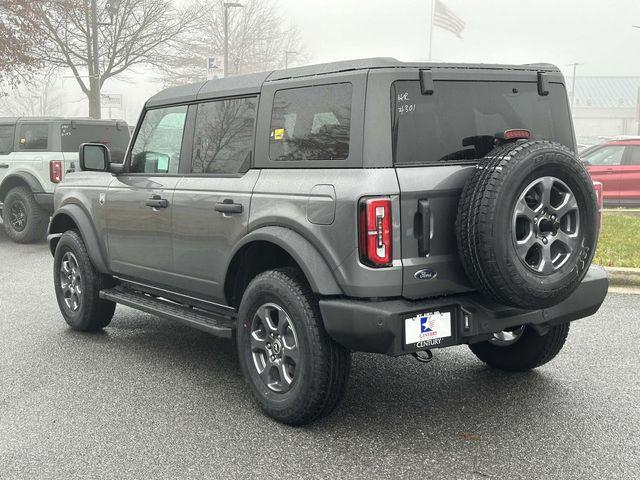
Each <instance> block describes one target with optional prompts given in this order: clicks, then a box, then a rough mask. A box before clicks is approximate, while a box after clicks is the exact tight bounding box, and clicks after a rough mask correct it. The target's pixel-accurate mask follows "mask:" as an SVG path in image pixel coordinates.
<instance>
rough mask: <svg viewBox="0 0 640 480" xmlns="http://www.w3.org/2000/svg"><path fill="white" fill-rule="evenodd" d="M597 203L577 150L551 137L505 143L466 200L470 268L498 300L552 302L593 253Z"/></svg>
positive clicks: (473, 180) (462, 210)
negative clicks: (548, 138) (551, 140)
mask: <svg viewBox="0 0 640 480" xmlns="http://www.w3.org/2000/svg"><path fill="white" fill-rule="evenodd" d="M597 215H598V207H597V203H596V195H595V191H594V189H593V183H592V181H591V179H590V177H589V174H588V173H587V171H586V170H585V168H584V167H583V166H582V164H581V163H580V161H579V160H578V159H577V158H576V156H575V155H574V154H573V153H572V152H571V151H570V150H569V149H568V148H566V147H565V146H563V145H560V144H558V143H554V142H549V141H521V142H517V143H512V144H508V145H503V146H501V147H498V148H496V149H495V150H494V151H493V152H491V153H489V155H487V157H485V158H484V159H482V160H481V161H480V162H479V164H478V166H477V167H476V170H475V171H474V172H473V174H472V175H471V177H470V178H469V179H468V181H467V183H466V185H465V187H464V189H463V192H462V196H461V198H460V203H459V206H458V216H457V221H456V233H457V239H458V251H459V253H460V258H461V261H462V265H463V267H464V269H465V272H466V274H467V276H468V277H469V279H470V280H471V282H472V284H473V285H474V287H475V288H476V289H478V290H479V291H480V292H482V293H484V294H485V295H487V296H489V297H491V298H492V299H494V300H496V301H497V302H500V303H503V304H505V305H510V306H514V307H518V308H524V309H539V308H547V307H550V306H552V305H556V304H557V303H559V302H561V301H562V300H565V299H566V298H567V297H569V295H571V293H573V291H574V290H575V289H576V288H577V287H578V285H579V284H580V282H581V281H582V279H583V278H584V276H585V275H586V273H587V270H588V269H589V265H590V264H591V261H592V259H593V255H594V252H595V247H596V241H597V234H598V231H597V229H598V227H597V223H598V222H597Z"/></svg>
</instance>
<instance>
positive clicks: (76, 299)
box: [59, 252, 83, 312]
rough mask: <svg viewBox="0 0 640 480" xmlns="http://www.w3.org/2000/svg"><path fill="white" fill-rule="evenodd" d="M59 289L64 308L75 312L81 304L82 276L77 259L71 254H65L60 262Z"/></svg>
mask: <svg viewBox="0 0 640 480" xmlns="http://www.w3.org/2000/svg"><path fill="white" fill-rule="evenodd" d="M59 273H60V288H61V290H62V296H63V300H64V303H65V305H66V307H67V308H68V309H69V310H70V311H72V312H76V311H78V309H79V308H80V305H81V304H82V291H83V287H82V275H81V273H80V267H79V265H78V259H77V258H76V256H75V255H74V254H73V253H72V252H66V253H65V254H64V255H63V257H62V262H60V272H59Z"/></svg>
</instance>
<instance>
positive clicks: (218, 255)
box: [172, 96, 260, 302]
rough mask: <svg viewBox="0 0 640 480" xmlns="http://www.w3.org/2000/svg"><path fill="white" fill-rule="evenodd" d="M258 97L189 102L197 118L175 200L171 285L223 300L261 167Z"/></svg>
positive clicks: (244, 232) (219, 300)
mask: <svg viewBox="0 0 640 480" xmlns="http://www.w3.org/2000/svg"><path fill="white" fill-rule="evenodd" d="M257 107H258V98H257V97H256V96H250V97H240V98H232V99H220V100H208V101H204V102H201V103H198V104H196V105H192V106H191V107H189V108H190V109H191V110H190V113H189V117H190V118H193V117H195V124H194V126H193V128H194V134H193V145H192V148H191V152H190V154H189V161H188V167H187V168H188V169H187V171H186V175H185V176H184V177H183V178H182V179H181V180H180V182H179V183H178V185H177V187H176V190H175V193H174V200H173V232H172V238H173V259H174V272H175V275H174V277H173V279H172V286H175V287H176V288H178V289H179V290H182V291H186V292H189V293H193V294H197V295H198V296H200V297H202V298H208V299H211V300H213V301H215V302H224V280H225V271H226V267H227V264H228V263H229V261H230V256H231V253H232V250H233V248H234V247H235V245H236V244H237V243H238V241H239V240H240V239H241V238H242V237H243V236H244V235H245V234H246V232H247V224H248V219H249V207H250V204H251V194H252V192H253V187H254V186H255V184H256V182H257V180H258V177H259V175H260V172H259V170H250V169H249V168H250V166H251V156H252V152H253V144H254V130H255V118H256V112H257Z"/></svg>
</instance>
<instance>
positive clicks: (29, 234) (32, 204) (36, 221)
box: [2, 187, 49, 243]
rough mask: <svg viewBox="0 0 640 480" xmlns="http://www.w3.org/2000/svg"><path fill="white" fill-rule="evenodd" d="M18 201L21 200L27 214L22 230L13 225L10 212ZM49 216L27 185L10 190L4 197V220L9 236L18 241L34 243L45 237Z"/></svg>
mask: <svg viewBox="0 0 640 480" xmlns="http://www.w3.org/2000/svg"><path fill="white" fill-rule="evenodd" d="M16 202H21V204H22V205H23V206H24V211H25V214H26V224H25V226H24V228H23V229H22V230H18V229H15V228H14V227H13V226H12V225H11V221H10V213H11V209H12V207H13V205H14V203H16ZM48 221H49V216H48V215H47V212H46V211H45V210H44V209H43V208H42V207H41V206H40V205H38V202H36V199H35V197H34V196H33V193H32V192H31V190H29V189H28V188H27V187H15V188H13V189H11V190H9V193H7V196H6V197H5V199H4V207H3V210H2V222H3V224H4V231H5V232H6V234H7V236H8V237H9V238H10V239H11V240H13V241H14V242H16V243H33V242H37V241H41V240H43V239H44V237H45V234H46V232H47V224H48Z"/></svg>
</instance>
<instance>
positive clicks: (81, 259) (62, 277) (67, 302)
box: [53, 230, 116, 332]
mask: <svg viewBox="0 0 640 480" xmlns="http://www.w3.org/2000/svg"><path fill="white" fill-rule="evenodd" d="M53 282H54V288H55V292H56V299H57V300H58V306H59V307H60V312H62V316H63V317H64V319H65V321H66V322H67V324H68V325H69V326H70V327H71V328H73V329H74V330H80V331H83V332H93V331H97V330H100V329H102V328H104V327H106V326H107V325H109V323H110V322H111V318H113V313H114V311H115V308H116V304H115V303H113V302H110V301H107V300H102V299H101V298H100V296H99V294H100V290H102V289H104V288H108V287H110V286H112V285H113V279H112V278H111V277H109V276H107V275H104V274H102V273H100V272H98V271H97V270H96V269H95V267H94V266H93V264H92V263H91V259H90V258H89V254H88V253H87V248H86V247H85V245H84V241H83V240H82V237H81V236H80V234H79V233H78V232H76V231H74V230H70V231H68V232H65V233H64V235H62V237H61V238H60V241H59V242H58V245H57V246H56V252H55V256H54V260H53Z"/></svg>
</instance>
